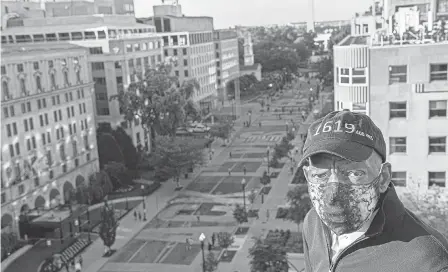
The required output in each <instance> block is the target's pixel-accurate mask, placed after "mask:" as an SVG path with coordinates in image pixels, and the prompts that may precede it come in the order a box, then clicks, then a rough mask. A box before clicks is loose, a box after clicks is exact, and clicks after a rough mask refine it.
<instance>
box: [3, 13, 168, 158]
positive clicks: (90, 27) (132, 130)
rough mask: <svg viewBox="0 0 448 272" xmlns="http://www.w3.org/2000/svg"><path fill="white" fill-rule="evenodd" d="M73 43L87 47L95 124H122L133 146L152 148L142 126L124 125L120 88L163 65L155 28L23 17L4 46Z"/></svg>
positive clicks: (127, 21)
mask: <svg viewBox="0 0 448 272" xmlns="http://www.w3.org/2000/svg"><path fill="white" fill-rule="evenodd" d="M59 43H70V44H74V45H78V46H81V47H84V48H87V49H88V58H87V61H88V69H89V73H88V75H90V76H91V78H90V79H91V80H93V81H94V82H95V86H94V88H95V98H96V100H95V113H96V118H95V120H96V123H97V125H98V124H99V123H109V124H111V126H112V127H116V126H118V125H121V126H122V127H123V128H124V129H125V130H126V131H127V132H128V134H129V135H130V136H131V137H132V139H133V142H134V144H135V145H136V146H137V145H139V144H141V145H142V146H145V147H146V149H148V150H149V149H150V140H149V137H148V136H147V134H146V133H145V131H144V129H143V127H142V126H141V125H140V124H139V122H138V121H137V122H134V123H133V124H129V123H127V122H124V121H123V120H124V119H123V116H122V114H121V113H120V109H119V105H118V101H117V100H110V98H111V97H112V96H114V95H117V94H118V91H119V90H120V89H122V88H126V87H127V86H128V85H129V84H130V83H132V82H135V81H136V80H138V77H139V76H141V75H142V74H144V71H145V69H146V68H147V67H155V66H156V65H157V64H159V63H161V62H163V57H162V52H163V49H162V39H161V37H159V35H158V34H157V33H155V28H154V27H153V26H149V25H145V24H138V23H136V22H135V18H134V17H133V16H127V15H97V16H70V17H49V18H43V19H42V18H29V19H23V26H20V27H11V28H7V29H5V30H4V31H2V44H3V45H15V46H17V45H18V44H20V45H26V46H38V47H40V46H42V45H48V46H50V45H52V44H59Z"/></svg>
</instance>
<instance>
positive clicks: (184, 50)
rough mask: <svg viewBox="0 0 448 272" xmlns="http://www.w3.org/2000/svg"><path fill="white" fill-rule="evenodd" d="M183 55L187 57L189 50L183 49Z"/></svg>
mask: <svg viewBox="0 0 448 272" xmlns="http://www.w3.org/2000/svg"><path fill="white" fill-rule="evenodd" d="M182 54H183V55H184V56H185V55H187V48H182Z"/></svg>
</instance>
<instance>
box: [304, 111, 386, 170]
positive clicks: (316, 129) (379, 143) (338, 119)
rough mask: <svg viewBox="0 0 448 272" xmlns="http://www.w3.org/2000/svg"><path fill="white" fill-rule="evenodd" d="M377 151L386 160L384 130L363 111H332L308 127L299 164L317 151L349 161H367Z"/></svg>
mask: <svg viewBox="0 0 448 272" xmlns="http://www.w3.org/2000/svg"><path fill="white" fill-rule="evenodd" d="M373 151H376V152H377V153H378V154H379V155H380V156H381V158H382V160H383V163H384V162H385V161H386V142H385V141H384V138H383V133H382V132H381V130H380V129H379V128H378V127H377V126H376V125H375V124H374V123H373V121H372V119H370V117H369V116H367V115H365V114H362V113H355V112H350V111H348V110H344V111H333V112H331V113H329V114H327V115H326V116H325V117H323V118H321V119H319V120H317V121H314V122H313V123H312V124H311V125H310V127H309V128H308V134H307V138H306V141H305V144H304V146H303V157H302V159H301V160H300V162H299V166H300V165H302V164H303V162H304V161H305V160H306V159H308V158H309V157H310V156H313V155H315V154H318V153H328V154H332V155H335V156H338V157H341V158H343V159H346V160H350V161H356V162H360V161H365V160H367V159H368V158H369V157H370V155H371V154H372V152H373Z"/></svg>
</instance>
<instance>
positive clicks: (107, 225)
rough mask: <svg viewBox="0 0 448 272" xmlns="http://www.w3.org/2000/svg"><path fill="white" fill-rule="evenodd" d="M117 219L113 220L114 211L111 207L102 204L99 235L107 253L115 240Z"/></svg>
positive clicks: (105, 203)
mask: <svg viewBox="0 0 448 272" xmlns="http://www.w3.org/2000/svg"><path fill="white" fill-rule="evenodd" d="M117 227H118V225H117V219H116V218H115V211H114V209H113V208H112V207H110V206H109V205H108V203H107V202H104V207H103V208H102V210H101V225H100V231H99V235H100V238H101V240H103V243H104V246H106V247H107V248H108V249H109V251H110V248H111V247H112V245H113V244H114V243H115V238H116V235H117Z"/></svg>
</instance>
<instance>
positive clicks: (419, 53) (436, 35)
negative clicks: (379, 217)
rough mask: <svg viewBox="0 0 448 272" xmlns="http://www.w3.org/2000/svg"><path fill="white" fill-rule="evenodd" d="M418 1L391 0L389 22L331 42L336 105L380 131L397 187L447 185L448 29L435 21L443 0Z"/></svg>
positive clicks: (445, 7) (447, 4) (438, 15)
mask: <svg viewBox="0 0 448 272" xmlns="http://www.w3.org/2000/svg"><path fill="white" fill-rule="evenodd" d="M408 2H411V1H408ZM412 2H415V1H412ZM421 2H422V4H412V3H411V4H409V3H407V2H406V1H400V5H404V6H400V5H398V4H396V3H395V1H388V5H389V6H384V11H385V13H384V14H387V12H391V11H392V10H396V11H397V12H395V13H389V14H390V16H389V15H388V16H383V17H385V18H386V17H387V18H390V20H389V23H390V24H392V25H390V24H387V22H384V25H382V26H381V28H379V29H378V30H376V31H374V32H372V33H370V35H367V36H366V35H363V34H362V33H359V34H358V33H356V32H352V34H354V35H351V36H348V37H347V38H345V39H344V40H343V41H342V42H341V43H340V44H338V45H337V46H335V47H334V66H335V73H334V74H335V75H336V77H335V81H334V84H335V108H336V109H337V110H342V109H349V110H352V111H357V112H363V113H366V114H368V115H370V116H371V118H372V119H373V121H374V122H375V123H376V124H377V125H378V126H379V128H380V129H381V131H383V133H384V137H385V140H386V143H387V152H388V161H389V162H391V164H392V181H393V182H394V183H395V184H396V185H397V187H398V188H399V189H398V190H399V191H400V190H401V187H410V186H417V187H420V189H423V188H428V187H429V186H433V185H436V186H440V187H445V188H446V187H447V175H448V154H447V147H446V144H447V137H448V115H447V103H448V91H447V90H448V41H447V40H448V39H447V38H448V37H447V35H446V34H445V33H444V32H443V31H442V30H441V29H438V25H439V24H440V21H439V20H440V19H441V17H440V14H443V12H442V11H443V10H446V9H447V8H448V1H445V0H444V1H442V0H440V1H437V2H436V1H421ZM424 2H427V3H424ZM397 3H398V2H397ZM443 3H444V4H443ZM427 7H430V8H427ZM442 7H443V8H444V9H443V10H442ZM386 11H387V12H386ZM431 18H434V20H435V22H434V21H433V20H432V19H431ZM410 29H418V30H419V31H418V33H414V32H413V31H409V30H410Z"/></svg>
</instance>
